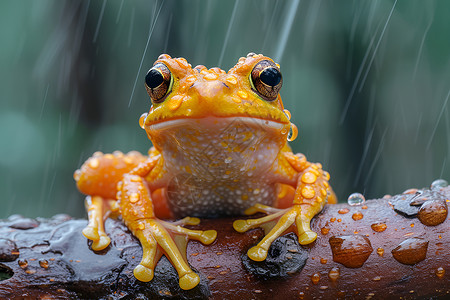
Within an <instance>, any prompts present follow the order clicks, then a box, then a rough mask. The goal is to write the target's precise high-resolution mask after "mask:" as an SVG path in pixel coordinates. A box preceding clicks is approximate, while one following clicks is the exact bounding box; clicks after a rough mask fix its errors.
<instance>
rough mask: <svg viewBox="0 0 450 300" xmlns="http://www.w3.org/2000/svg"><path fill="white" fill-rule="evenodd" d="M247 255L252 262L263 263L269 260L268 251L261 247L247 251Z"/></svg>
mask: <svg viewBox="0 0 450 300" xmlns="http://www.w3.org/2000/svg"><path fill="white" fill-rule="evenodd" d="M247 255H248V257H249V258H250V259H251V260H254V261H263V260H265V259H266V258H267V250H266V249H264V248H263V247H261V246H258V245H257V246H255V247H252V248H250V249H249V250H248V251H247Z"/></svg>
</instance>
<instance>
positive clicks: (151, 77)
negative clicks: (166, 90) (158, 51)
mask: <svg viewBox="0 0 450 300" xmlns="http://www.w3.org/2000/svg"><path fill="white" fill-rule="evenodd" d="M163 81H164V78H163V76H162V74H161V72H159V71H158V70H155V69H151V70H150V71H148V73H147V75H145V83H146V84H147V86H148V87H149V88H151V89H154V88H156V87H158V86H159V85H160V84H161V83H162V82H163Z"/></svg>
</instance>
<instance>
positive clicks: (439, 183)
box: [430, 179, 448, 191]
mask: <svg viewBox="0 0 450 300" xmlns="http://www.w3.org/2000/svg"><path fill="white" fill-rule="evenodd" d="M447 186H448V182H447V180H445V179H436V180H435V181H433V183H432V184H431V186H430V189H431V190H433V191H438V190H440V189H441V188H445V187H447Z"/></svg>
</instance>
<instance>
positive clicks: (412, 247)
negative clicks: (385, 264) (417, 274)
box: [391, 238, 428, 265]
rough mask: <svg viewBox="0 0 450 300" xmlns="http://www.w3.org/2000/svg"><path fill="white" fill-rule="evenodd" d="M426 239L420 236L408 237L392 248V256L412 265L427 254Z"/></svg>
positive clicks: (400, 261)
mask: <svg viewBox="0 0 450 300" xmlns="http://www.w3.org/2000/svg"><path fill="white" fill-rule="evenodd" d="M427 250H428V241H425V240H424V239H421V238H410V239H407V240H404V241H403V242H401V243H400V244H399V245H398V246H397V247H396V248H395V249H394V250H392V251H391V253H392V256H393V257H394V258H395V259H396V260H397V261H398V262H399V263H402V264H404V265H414V264H417V263H418V262H421V261H422V260H424V259H425V258H426V256H427Z"/></svg>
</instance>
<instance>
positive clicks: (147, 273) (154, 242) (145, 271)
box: [118, 172, 217, 290]
mask: <svg viewBox="0 0 450 300" xmlns="http://www.w3.org/2000/svg"><path fill="white" fill-rule="evenodd" d="M135 173H136V172H135ZM118 200H119V202H118V204H119V208H120V211H121V214H122V218H123V221H124V223H125V224H126V225H127V227H128V228H129V229H130V230H131V232H132V233H133V234H134V235H135V236H136V237H137V238H138V239H139V241H140V242H141V245H142V251H143V256H142V260H141V262H140V264H139V265H138V266H137V267H136V268H135V269H134V276H135V277H136V278H137V279H138V280H140V281H144V282H147V281H150V280H152V279H153V275H154V268H155V266H156V263H157V262H158V260H159V259H160V257H161V255H162V254H165V255H166V257H167V258H168V259H169V260H170V261H171V263H172V265H173V266H174V267H175V269H176V271H177V272H178V276H179V285H180V287H181V288H182V289H184V290H188V289H192V288H194V287H195V286H196V285H197V284H198V283H199V282H200V277H199V276H198V275H197V274H196V273H194V272H193V271H192V269H191V268H190V267H189V265H188V264H187V260H186V257H185V252H186V239H183V240H184V245H177V243H176V242H175V240H177V239H176V236H180V235H181V236H185V237H186V236H187V237H188V238H190V239H194V240H198V241H200V242H202V243H203V244H206V245H207V244H211V243H212V242H213V241H214V240H215V238H216V236H217V232H216V231H215V230H207V231H199V230H189V229H186V228H183V227H181V226H180V225H185V224H187V225H195V224H198V223H199V219H197V218H185V219H183V220H181V221H178V222H175V223H169V222H165V221H162V220H159V219H158V218H156V217H155V214H154V211H153V203H152V199H151V193H150V191H149V189H148V186H147V183H146V182H145V180H144V178H143V176H139V175H136V174H133V172H131V174H126V175H124V177H123V180H122V182H121V183H119V185H118Z"/></svg>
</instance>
